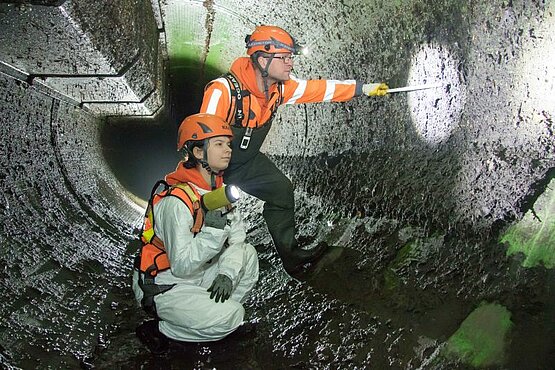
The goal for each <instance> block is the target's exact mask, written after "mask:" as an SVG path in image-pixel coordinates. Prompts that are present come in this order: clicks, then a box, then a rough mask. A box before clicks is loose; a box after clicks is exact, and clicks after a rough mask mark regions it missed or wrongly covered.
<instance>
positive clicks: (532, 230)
mask: <svg viewBox="0 0 555 370" xmlns="http://www.w3.org/2000/svg"><path fill="white" fill-rule="evenodd" d="M533 210H534V211H533V212H532V211H528V212H527V213H526V214H525V215H524V217H523V218H522V220H520V221H519V222H518V223H516V224H514V225H512V226H511V227H509V228H508V229H507V231H506V232H505V233H504V234H503V235H502V236H501V238H500V241H501V242H502V243H506V244H507V246H508V250H507V255H509V256H510V255H514V254H517V253H523V254H524V256H525V259H524V261H523V262H522V265H523V266H524V267H535V266H538V265H540V264H543V265H544V266H545V267H546V268H550V269H551V268H554V267H555V217H553V216H554V215H555V180H552V181H551V183H550V184H549V186H548V187H547V188H546V191H545V192H544V193H543V194H542V195H541V196H540V197H539V198H538V199H537V200H536V203H535V204H534V206H533Z"/></svg>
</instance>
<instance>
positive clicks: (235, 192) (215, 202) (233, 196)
mask: <svg viewBox="0 0 555 370" xmlns="http://www.w3.org/2000/svg"><path fill="white" fill-rule="evenodd" d="M240 197H241V191H240V190H239V188H238V187H237V186H235V185H224V186H222V187H221V188H218V189H216V190H212V191H211V192H209V193H206V194H204V195H203V196H202V198H201V203H202V206H203V207H204V209H206V210H207V211H213V210H215V209H218V208H221V207H225V206H227V205H229V204H231V203H234V202H236V201H237V200H238V199H239V198H240Z"/></svg>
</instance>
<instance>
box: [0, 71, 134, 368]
mask: <svg viewBox="0 0 555 370" xmlns="http://www.w3.org/2000/svg"><path fill="white" fill-rule="evenodd" d="M0 101H2V105H1V112H0V115H1V116H2V122H3V124H2V126H1V128H0V130H1V134H2V138H3V139H2V143H1V150H0V152H1V153H2V156H1V159H0V161H1V166H2V174H1V178H0V184H1V186H2V199H1V202H2V206H1V207H0V218H1V222H0V225H1V232H0V235H1V239H0V240H1V246H2V247H1V248H0V260H1V261H2V266H4V267H3V269H2V272H1V274H2V292H1V293H0V297H1V299H2V301H3V302H4V304H3V305H2V308H1V309H0V311H1V316H2V317H3V318H4V319H3V320H4V321H3V323H2V326H1V328H0V337H1V340H2V343H3V345H4V346H6V347H9V350H8V352H7V353H4V355H7V356H8V357H10V356H11V355H16V354H17V356H16V357H18V358H19V361H18V362H19V363H25V360H24V359H33V360H30V361H31V362H29V363H28V364H29V365H31V364H32V365H33V366H36V365H39V364H40V363H41V362H40V361H41V359H44V357H45V356H48V355H47V352H48V348H52V347H62V348H63V347H67V348H68V349H69V350H72V349H73V351H74V353H75V352H77V353H78V352H79V351H80V349H81V348H82V345H83V344H82V343H79V342H80V341H82V342H83V343H85V344H87V343H88V345H89V346H94V345H95V344H96V338H95V336H96V335H98V332H99V331H101V330H102V328H101V327H96V329H95V326H97V325H98V322H99V321H100V315H105V313H104V314H103V313H101V311H102V310H103V309H104V310H106V307H105V306H106V305H109V304H110V301H109V298H107V295H108V293H107V292H109V291H110V289H111V288H110V286H111V285H112V284H114V282H113V281H111V280H112V279H113V277H114V276H118V275H119V276H121V275H122V274H125V272H126V271H128V268H129V266H128V265H127V264H128V263H130V261H128V260H127V259H126V258H125V256H124V254H123V253H124V251H125V247H126V246H125V245H122V240H125V239H126V238H129V236H130V235H131V233H132V230H133V227H137V224H138V223H139V222H140V210H139V209H138V207H137V206H135V205H134V204H133V203H131V202H130V201H129V200H128V199H129V198H128V197H127V196H126V194H125V190H124V189H123V188H122V187H121V186H120V185H119V184H118V183H117V181H115V179H114V177H113V174H111V173H110V171H109V170H108V169H107V168H106V165H105V164H104V161H103V159H102V154H101V148H100V145H99V142H98V140H99V125H100V123H101V122H100V121H99V120H98V118H95V117H94V116H91V115H89V114H87V113H86V112H84V111H83V110H82V109H80V108H78V107H76V106H73V105H69V104H66V103H64V102H61V101H59V100H57V99H53V98H51V97H49V96H47V95H44V94H42V93H40V92H37V91H36V90H35V89H34V88H32V87H30V86H28V85H27V84H25V83H23V82H20V81H16V80H13V79H11V78H8V77H6V76H5V75H2V74H0ZM90 281H96V282H98V284H94V285H89V283H88V282H90ZM86 282H87V283H86ZM75 307H89V309H88V310H75ZM85 328H88V329H85ZM14 333H18V334H16V335H14ZM23 333H28V335H24V334H23ZM68 334H69V335H70V339H68V337H67V335H68ZM68 340H69V342H70V343H68ZM29 345H30V346H31V348H34V349H35V350H36V353H29V352H28V350H27V349H28V348H29V347H24V348H23V346H29ZM72 361H74V360H72ZM70 364H71V362H69V363H68V366H70V367H73V366H75V364H73V365H70Z"/></svg>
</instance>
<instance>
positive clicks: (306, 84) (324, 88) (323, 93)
mask: <svg viewBox="0 0 555 370" xmlns="http://www.w3.org/2000/svg"><path fill="white" fill-rule="evenodd" d="M356 95H357V82H356V81H355V80H345V81H337V80H298V79H295V78H291V79H290V80H288V81H286V82H284V84H283V104H300V103H317V102H330V101H331V102H344V101H348V100H351V99H352V98H353V97H354V96H356Z"/></svg>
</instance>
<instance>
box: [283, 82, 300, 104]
mask: <svg viewBox="0 0 555 370" xmlns="http://www.w3.org/2000/svg"><path fill="white" fill-rule="evenodd" d="M297 82H298V83H299V86H297V88H296V89H295V92H294V93H293V96H292V97H291V99H289V100H288V101H286V102H285V103H283V104H295V102H296V101H297V99H299V98H300V97H301V96H303V94H304V91H305V90H306V81H304V80H298V81H297Z"/></svg>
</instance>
